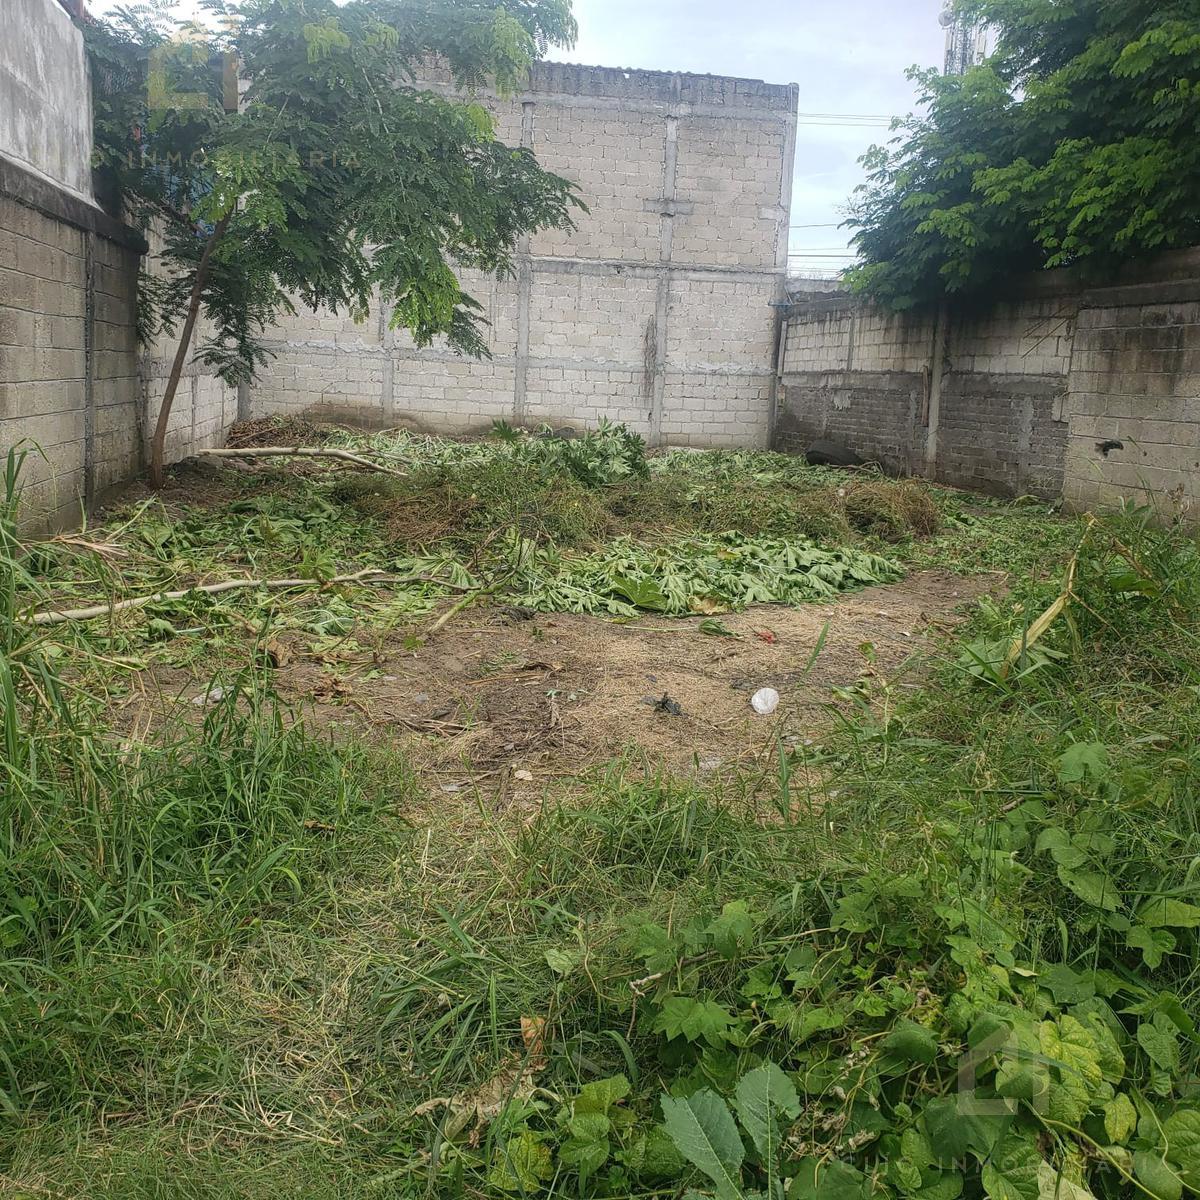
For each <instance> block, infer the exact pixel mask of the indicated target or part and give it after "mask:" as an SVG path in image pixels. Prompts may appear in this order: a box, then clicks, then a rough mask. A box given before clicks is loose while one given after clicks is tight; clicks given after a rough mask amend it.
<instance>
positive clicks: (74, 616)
mask: <svg viewBox="0 0 1200 1200" xmlns="http://www.w3.org/2000/svg"><path fill="white" fill-rule="evenodd" d="M396 582H398V580H397V577H396V576H395V575H392V574H389V573H388V572H386V571H379V570H376V569H375V568H369V569H367V570H364V571H357V572H355V574H353V575H339V576H337V577H336V578H334V579H327V580H320V579H226V580H225V581H224V582H222V583H203V584H197V585H196V586H194V587H190V588H183V589H181V590H179V591H174V592H155V593H154V594H153V595H151V596H137V597H135V598H133V599H132V600H118V601H116V602H115V603H110V604H94V605H92V606H90V607H88V608H57V609H48V610H46V611H45V612H39V613H34V614H33V617H32V620H33V623H34V624H35V625H61V624H62V623H63V622H64V621H93V620H95V619H96V618H97V617H110V616H115V615H116V614H117V613H120V612H128V611H129V610H131V609H135V608H145V607H146V605H148V604H163V603H167V602H169V601H171V600H185V599H187V597H188V596H194V595H204V596H219V595H221V594H222V593H224V592H235V591H239V590H241V589H244V588H265V589H269V590H271V591H284V590H286V589H288V588H320V589H322V590H324V589H325V588H331V587H335V586H338V585H340V584H350V583H359V584H374V583H396Z"/></svg>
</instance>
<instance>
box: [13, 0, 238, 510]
mask: <svg viewBox="0 0 1200 1200" xmlns="http://www.w3.org/2000/svg"><path fill="white" fill-rule="evenodd" d="M0 33H2V34H3V38H0V460H2V459H3V457H4V456H5V455H7V453H8V451H9V450H10V449H11V448H13V447H18V446H24V447H26V448H29V449H30V450H31V453H30V454H29V455H28V457H27V458H26V461H25V467H24V470H23V472H22V476H21V480H22V484H23V487H24V490H23V496H22V511H23V513H24V514H25V518H26V521H27V522H28V524H29V525H30V526H31V527H37V526H41V527H55V526H64V525H70V524H73V523H76V522H78V520H79V519H80V517H81V515H82V514H83V512H85V511H86V510H87V508H88V507H89V506H90V505H91V504H92V503H93V501H95V500H96V499H99V498H100V497H101V496H102V495H103V494H104V492H105V491H107V490H108V489H110V488H112V487H114V486H115V485H117V484H120V483H123V482H125V481H127V480H128V479H130V478H132V477H133V476H134V475H136V474H137V473H138V471H140V470H141V468H142V466H143V465H144V463H145V453H146V449H147V438H148V434H149V431H150V430H151V429H152V428H153V421H154V418H155V417H156V416H157V413H158V402H159V400H160V399H161V396H162V385H163V383H164V382H165V378H166V372H167V366H166V363H165V361H164V355H167V354H169V353H170V352H173V346H172V347H169V348H168V347H164V346H160V347H157V348H155V349H153V350H151V352H150V353H149V355H148V356H146V357H145V359H144V361H143V356H142V353H141V350H140V348H139V346H138V344H137V332H136V330H137V313H136V308H137V281H138V271H139V267H140V263H141V260H142V256H143V255H144V254H145V252H146V250H147V245H146V243H145V241H144V240H143V238H142V237H141V236H140V235H139V234H137V233H135V232H134V231H133V230H130V229H128V228H127V227H126V226H124V225H123V224H121V223H120V222H119V221H116V220H114V219H113V218H112V217H111V216H110V215H109V214H107V213H105V212H104V211H102V210H101V209H100V208H99V207H98V206H97V205H96V203H95V200H94V198H93V195H92V186H91V153H92V106H91V87H90V82H89V79H88V69H87V59H86V55H85V53H84V47H83V38H82V35H81V34H80V32H79V31H78V30H77V29H76V28H75V27H74V25H72V23H71V21H70V19H69V18H68V16H67V14H66V12H65V11H64V10H63V9H62V7H61V6H60V5H59V4H58V3H57V0H2V3H0ZM143 368H144V370H143ZM236 412H237V397H236V395H235V394H234V393H233V392H232V391H231V390H230V389H228V388H225V387H222V386H221V385H220V383H219V381H218V380H216V379H214V378H212V377H211V376H209V375H207V374H205V373H203V372H200V371H197V370H196V369H195V368H189V374H188V378H187V379H185V381H184V387H183V389H182V390H181V393H180V396H179V398H178V402H177V404H176V406H175V410H174V418H173V421H172V428H171V436H170V437H169V439H168V445H167V457H168V460H169V461H175V460H177V459H179V458H183V457H185V456H187V455H188V454H191V453H193V452H194V451H195V450H196V449H198V448H200V447H202V446H212V445H216V444H219V443H220V442H221V441H222V440H223V438H224V436H225V433H226V432H227V431H228V428H229V425H230V424H231V423H232V422H233V420H234V418H235V417H236Z"/></svg>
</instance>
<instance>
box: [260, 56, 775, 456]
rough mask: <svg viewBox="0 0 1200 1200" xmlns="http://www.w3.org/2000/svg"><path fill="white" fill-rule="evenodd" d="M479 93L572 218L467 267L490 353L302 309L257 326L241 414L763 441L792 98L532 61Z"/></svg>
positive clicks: (704, 79) (683, 78) (745, 84)
mask: <svg viewBox="0 0 1200 1200" xmlns="http://www.w3.org/2000/svg"><path fill="white" fill-rule="evenodd" d="M427 86H429V87H431V88H434V89H443V90H446V89H448V88H449V86H450V84H449V80H448V78H446V77H438V76H437V75H436V74H434V75H431V77H430V79H429V81H428V84H427ZM483 102H484V103H486V105H487V107H488V108H489V110H490V111H491V113H492V115H493V118H494V120H495V123H496V129H497V135H498V136H499V137H500V138H501V140H503V141H505V142H507V143H508V144H510V145H523V146H527V147H530V148H532V149H533V151H534V152H535V153H536V154H537V156H538V159H539V161H540V162H541V163H542V165H543V166H545V167H546V168H547V169H548V170H551V171H554V172H556V173H558V174H561V175H564V176H566V177H567V178H569V179H572V180H573V181H575V182H576V183H577V184H578V185H579V187H580V190H581V194H582V196H583V198H584V200H585V201H586V202H587V204H588V206H589V209H590V211H589V212H588V213H584V214H580V215H579V217H578V228H577V229H576V230H574V231H558V230H551V231H547V232H545V233H543V234H541V235H539V236H538V237H537V238H535V239H533V241H532V244H529V245H526V246H522V247H521V250H520V253H519V255H518V264H517V272H516V276H515V278H511V279H500V280H497V279H491V278H484V277H479V276H478V275H473V274H472V273H470V272H467V273H465V283H466V285H467V290H468V291H469V292H470V293H471V294H472V295H473V296H474V297H475V298H476V299H477V300H478V301H479V302H480V303H481V304H482V305H483V306H484V309H485V313H486V315H487V318H488V320H489V321H490V322H491V325H490V328H489V329H488V330H487V341H488V346H489V349H490V351H491V353H492V358H491V359H490V360H485V361H475V360H471V359H464V358H462V357H460V356H458V355H455V354H454V353H452V352H450V351H448V350H447V349H446V348H445V347H443V346H436V345H435V346H432V347H429V348H427V349H424V350H418V349H417V348H416V347H415V346H413V344H412V342H411V340H410V339H409V338H408V337H407V336H406V335H404V334H403V333H399V332H393V331H391V330H389V329H388V328H387V322H386V320H385V318H384V315H383V314H382V313H380V312H378V311H376V312H374V313H372V315H371V318H370V320H369V321H368V322H367V323H365V324H363V325H355V324H354V323H353V322H352V321H350V320H349V319H348V318H341V317H338V316H334V315H331V314H316V315H314V314H311V313H308V312H306V311H301V312H300V313H299V314H298V315H297V316H296V317H292V318H289V319H287V320H286V321H283V322H281V323H280V325H279V326H278V327H277V328H276V329H275V330H274V331H272V336H271V338H270V339H269V344H270V347H271V349H272V350H273V351H274V352H275V354H276V358H275V360H274V361H273V362H272V363H271V364H270V366H268V367H267V368H266V370H265V371H264V373H263V377H262V379H261V380H259V381H257V382H256V383H255V384H254V385H253V387H252V388H251V390H250V394H249V411H250V412H251V413H252V414H253V415H259V414H264V413H272V412H303V413H307V414H317V415H322V414H323V415H328V416H335V417H341V418H349V419H351V420H355V421H358V422H363V423H367V424H376V425H381V426H388V425H397V424H402V423H407V424H411V425H414V426H417V427H419V428H423V429H428V430H432V431H441V432H452V433H460V432H465V431H469V430H476V429H483V428H487V427H488V426H489V425H490V424H491V423H492V421H494V420H495V419H497V418H504V419H506V420H508V421H512V422H516V423H519V424H538V423H541V422H549V423H551V424H556V425H557V424H566V425H573V426H577V427H588V426H593V425H595V424H596V422H597V421H599V420H600V419H601V418H607V419H609V420H614V421H623V422H625V423H626V424H628V425H630V426H631V427H632V428H634V429H636V430H637V431H638V432H640V433H642V434H643V435H644V436H646V437H647V438H648V439H650V440H651V441H654V442H664V441H669V442H672V443H677V444H690V445H714V446H733V445H759V446H763V445H766V442H767V439H768V431H769V425H770V417H771V397H772V391H773V387H774V362H775V353H776V337H777V328H778V326H777V316H776V311H777V310H776V309H774V308H773V307H772V304H773V302H775V301H778V300H780V299H781V297H782V295H783V292H782V287H783V279H784V274H785V269H786V263H787V238H788V229H787V226H788V212H789V207H790V188H791V178H792V159H793V155H794V147H795V123H796V107H797V90H796V89H795V88H794V87H779V86H773V85H768V84H764V83H760V82H757V81H753V80H739V79H724V78H718V77H712V76H695V75H678V74H671V73H667V72H654V71H623V70H612V69H608V68H600V67H579V66H572V65H567V64H556V63H543V64H540V65H539V66H538V67H537V68H536V69H535V71H534V74H533V76H532V78H531V80H530V83H529V86H528V88H527V90H526V91H525V92H524V93H523V94H522V95H520V96H518V97H516V98H514V99H512V100H511V101H508V100H501V99H499V98H497V97H495V96H486V97H484V98H483Z"/></svg>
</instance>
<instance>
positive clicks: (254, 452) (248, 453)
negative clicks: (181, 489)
mask: <svg viewBox="0 0 1200 1200" xmlns="http://www.w3.org/2000/svg"><path fill="white" fill-rule="evenodd" d="M196 454H197V455H198V456H199V455H203V456H204V457H205V458H336V459H339V460H340V461H341V462H348V463H353V464H354V465H355V466H356V467H363V468H364V469H366V470H368V471H379V472H381V473H382V474H384V475H394V476H396V478H397V479H405V478H407V475H406V473H405V472H404V471H397V470H395V468H393V467H385V466H384V465H383V464H382V463H377V462H373V461H372V460H371V459H369V458H363V457H362V455H360V454H352V453H351V452H350V451H349V450H334V449H320V450H318V449H314V448H312V447H310V446H254V447H248V448H245V449H237V448H233V447H229V448H226V449H224V450H197V451H196Z"/></svg>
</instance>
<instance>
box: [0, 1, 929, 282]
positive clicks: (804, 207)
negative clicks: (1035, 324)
mask: <svg viewBox="0 0 1200 1200" xmlns="http://www.w3.org/2000/svg"><path fill="white" fill-rule="evenodd" d="M2 2H3V0H0V3H2ZM115 2H116V0H89V7H90V8H92V9H93V10H94V11H99V12H104V11H106V10H107V9H110V8H112V6H113V4H114V3H115ZM187 7H188V6H187V4H186V3H183V4H181V5H180V9H181V11H183V10H184V9H186V8H187ZM941 9H942V0H575V12H576V15H577V17H578V19H579V43H578V45H576V47H575V49H574V50H573V51H571V52H570V53H561V52H560V53H556V54H555V55H553V57H556V58H562V59H566V60H568V61H571V62H580V63H588V64H592V65H599V66H606V67H642V68H648V69H652V70H662V71H695V72H700V73H703V74H712V75H739V76H744V77H747V78H751V79H765V80H766V81H767V82H768V83H798V84H799V85H800V112H801V113H802V114H835V115H848V116H850V117H853V118H855V119H854V120H853V121H850V122H847V123H841V124H838V123H834V122H833V121H829V120H825V121H821V122H815V121H810V120H807V119H806V118H805V117H803V116H802V117H801V123H800V130H799V137H798V140H797V145H796V184H795V192H794V197H793V202H792V204H793V207H792V223H793V225H795V226H827V228H796V229H793V231H792V250H793V252H794V253H795V254H796V255H797V257H796V259H795V260H794V261H793V264H792V265H793V269H794V270H800V269H802V268H803V267H807V266H811V267H817V268H821V267H826V268H831V267H836V266H841V265H843V264H844V262H845V261H846V259H845V248H846V245H847V241H846V232H845V231H844V230H841V229H838V228H836V224H837V223H838V222H839V221H840V220H841V219H842V215H843V214H842V209H843V207H844V205H845V203H846V200H847V198H848V197H849V195H850V193H851V191H852V190H853V189H854V187H855V185H856V184H858V183H860V182H861V181H862V177H863V175H862V168H861V167H860V166H859V165H858V158H859V157H860V156H861V155H862V154H863V153H864V152H865V151H866V150H867V148H868V147H869V146H870V145H871V144H872V143H873V142H878V141H883V140H885V139H886V138H887V137H888V131H887V128H886V122H885V121H884V120H880V121H879V122H878V123H877V124H874V125H871V124H866V123H864V122H863V121H862V120H861V119H860V118H862V117H875V118H887V117H891V116H896V115H903V114H905V113H907V112H909V111H910V110H911V108H912V104H913V90H912V85H911V84H910V83H909V82H908V80H907V79H906V78H905V77H904V71H905V69H906V68H907V67H909V66H911V65H912V64H913V63H919V64H920V65H921V66H940V65H941V62H942V57H943V51H944V46H945V35H944V32H943V30H942V29H941V27H940V26H939V25H938V14H939V13H940V12H941ZM829 250H835V251H840V252H841V253H842V255H843V257H841V258H828V259H825V258H818V257H800V256H801V255H808V254H812V253H816V252H823V251H829Z"/></svg>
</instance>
